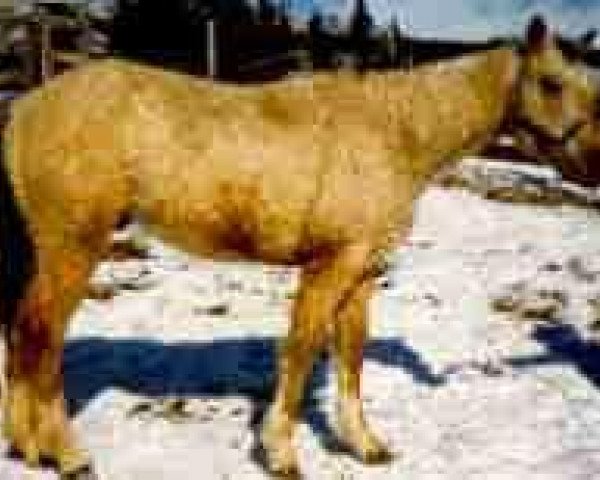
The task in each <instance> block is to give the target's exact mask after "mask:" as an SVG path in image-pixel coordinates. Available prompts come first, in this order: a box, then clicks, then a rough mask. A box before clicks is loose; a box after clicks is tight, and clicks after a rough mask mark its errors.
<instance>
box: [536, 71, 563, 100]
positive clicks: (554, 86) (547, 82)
mask: <svg viewBox="0 0 600 480" xmlns="http://www.w3.org/2000/svg"><path fill="white" fill-rule="evenodd" d="M540 85H541V86H542V89H543V90H544V93H546V94H548V95H552V96H557V95H560V94H561V93H562V90H563V84H562V82H561V80H560V78H558V77H555V76H552V75H545V76H543V77H542V78H540Z"/></svg>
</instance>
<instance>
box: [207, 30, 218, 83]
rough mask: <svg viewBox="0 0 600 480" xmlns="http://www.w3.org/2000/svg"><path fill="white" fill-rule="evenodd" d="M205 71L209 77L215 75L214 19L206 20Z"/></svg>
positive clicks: (215, 31)
mask: <svg viewBox="0 0 600 480" xmlns="http://www.w3.org/2000/svg"><path fill="white" fill-rule="evenodd" d="M206 50H207V51H206V72H207V75H208V77H209V78H216V76H217V73H218V72H217V62H218V57H217V29H216V24H215V19H214V18H210V19H208V20H207V21H206Z"/></svg>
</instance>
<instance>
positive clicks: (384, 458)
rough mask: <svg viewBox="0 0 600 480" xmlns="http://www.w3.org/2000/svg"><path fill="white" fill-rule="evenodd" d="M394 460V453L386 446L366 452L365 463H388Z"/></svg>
mask: <svg viewBox="0 0 600 480" xmlns="http://www.w3.org/2000/svg"><path fill="white" fill-rule="evenodd" d="M392 460H394V454H393V453H392V452H390V451H389V450H388V449H387V448H385V447H380V448H377V449H374V450H369V451H367V452H365V455H364V459H363V461H364V463H365V464H367V465H387V464H388V463H391V462H392Z"/></svg>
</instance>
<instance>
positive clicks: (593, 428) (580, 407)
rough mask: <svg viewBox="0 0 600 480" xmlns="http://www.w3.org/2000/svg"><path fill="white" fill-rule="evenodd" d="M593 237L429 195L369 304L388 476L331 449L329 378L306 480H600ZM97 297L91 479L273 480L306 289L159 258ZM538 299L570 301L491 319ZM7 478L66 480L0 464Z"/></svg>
mask: <svg viewBox="0 0 600 480" xmlns="http://www.w3.org/2000/svg"><path fill="white" fill-rule="evenodd" d="M490 171H492V175H500V176H501V177H502V182H504V181H505V180H506V178H511V177H510V175H513V174H514V175H516V176H517V177H519V174H518V172H517V173H514V172H513V173H511V174H509V175H508V176H507V175H506V172H501V173H498V172H496V171H497V165H495V164H494V165H493V166H492V168H491V169H490ZM494 172H496V173H494ZM534 173H535V172H534ZM514 175H513V177H514ZM523 175H524V176H525V177H527V176H530V175H531V171H529V170H527V171H526V172H525V173H524V174H523ZM544 175H546V174H545V173H542V174H541V176H542V178H549V177H544ZM519 178H520V180H519V181H522V180H523V178H522V176H521V177H519ZM551 178H553V177H551ZM525 181H528V180H527V179H525ZM598 238H600V215H598V212H597V211H595V210H593V209H591V208H581V207H576V206H569V205H558V206H545V205H541V204H536V205H527V204H510V203H499V202H494V201H489V200H485V199H482V198H481V197H480V196H477V195H474V194H472V193H469V192H467V191H464V190H458V189H445V188H441V187H437V186H434V187H432V188H430V189H429V190H428V191H427V192H426V193H425V194H424V195H423V196H422V198H420V200H419V202H418V208H417V211H416V215H415V225H414V229H413V232H412V234H411V236H410V238H409V239H407V242H406V243H405V244H404V245H402V246H400V247H399V248H398V250H397V252H396V254H395V255H394V266H393V269H392V270H391V271H390V272H389V274H388V280H387V282H385V283H387V284H388V285H387V286H386V288H381V289H380V290H379V291H378V293H377V295H376V298H375V299H374V300H373V302H372V304H371V312H372V340H371V343H370V345H369V348H368V350H367V352H366V358H365V369H364V395H363V396H364V401H365V409H366V412H367V416H368V418H369V419H370V420H371V421H372V424H373V426H374V428H375V429H376V431H378V432H381V434H382V435H383V436H384V438H386V439H387V441H388V442H389V444H390V445H391V447H392V449H393V451H394V452H395V453H396V457H395V460H394V462H393V463H391V464H390V465H387V466H381V467H367V466H363V465H361V464H359V463H358V462H356V461H355V460H353V459H352V458H349V457H347V456H345V455H342V454H336V453H334V452H332V451H331V449H328V448H327V446H328V445H330V444H331V431H330V429H329V427H328V424H327V421H326V415H327V414H328V413H330V412H331V410H332V399H333V398H334V395H335V388H334V382H332V378H331V376H332V375H333V372H332V371H331V369H330V367H329V365H328V364H327V363H326V362H325V363H323V364H321V365H320V366H319V367H318V368H317V370H316V373H315V378H314V379H313V382H312V384H311V389H310V393H309V394H308V400H307V402H306V412H305V416H304V420H303V423H302V424H301V425H300V427H299V429H298V432H297V433H298V435H297V439H296V440H297V444H298V448H299V456H300V462H301V467H302V470H303V472H304V474H305V477H306V478H307V479H351V478H352V479H369V480H372V479H373V480H379V479H390V480H391V479H411V480H436V479H440V480H442V479H444V480H470V479H473V480H475V479H477V480H480V479H486V480H496V479H498V480H509V479H515V478H524V479H528V480H529V479H532V480H537V479H539V480H542V479H543V480H555V479H556V480H571V479H572V480H580V479H581V480H583V479H590V480H591V479H593V478H600V391H599V390H598V387H600V350H599V348H600V347H599V346H598V343H596V342H597V341H598V337H597V336H596V335H597V334H596V333H595V332H594V331H593V330H592V329H591V328H590V325H591V322H593V320H595V319H596V317H594V315H595V313H594V310H593V308H591V307H590V305H591V303H590V301H592V300H596V299H598V298H600V243H599V242H598ZM596 273H597V274H596ZM95 281H96V282H100V283H102V282H105V283H111V282H112V283H116V284H118V286H119V287H120V288H119V289H118V294H117V295H116V296H115V297H113V298H111V299H109V300H103V301H98V300H85V301H84V302H83V303H82V305H81V307H80V308H79V310H78V311H77V313H76V315H75V318H74V321H73V324H72V329H71V332H70V337H69V345H68V348H67V354H66V360H65V370H66V377H67V396H68V397H69V399H70V400H71V403H72V406H73V409H74V412H75V423H76V427H77V430H78V431H79V432H80V436H81V440H82V442H83V443H84V444H85V445H87V447H88V448H89V449H90V451H91V453H92V455H93V458H94V459H95V462H96V468H97V470H98V472H99V474H100V477H101V478H102V479H110V480H128V479H139V478H144V479H147V480H159V479H178V480H188V479H189V480H191V479H198V478H202V479H203V480H204V479H207V480H209V479H262V478H265V475H264V473H263V472H262V471H261V469H260V467H259V466H257V465H256V464H255V463H253V462H252V461H251V456H250V451H251V449H252V447H253V442H254V429H255V427H254V426H253V423H252V420H253V419H255V418H256V416H257V414H258V413H259V412H260V411H261V410H262V409H263V408H264V406H265V405H266V403H267V402H268V400H269V396H270V389H271V387H272V382H273V373H274V371H273V369H274V356H273V355H274V351H275V346H276V342H277V339H278V338H280V337H282V336H283V335H285V332H286V330H287V328H288V322H287V318H286V317H287V315H288V313H289V308H290V304H291V299H292V297H293V292H294V287H295V283H296V281H297V272H296V271H294V270H288V269H284V268H275V267H264V266H261V265H251V264H240V263H234V264H216V263H211V262H208V261H201V260H198V259H194V258H191V257H188V256H186V255H184V254H182V253H180V252H177V251H175V250H172V249H170V248H167V247H165V246H163V245H161V244H160V243H158V242H155V243H153V247H152V249H151V256H150V258H149V259H141V260H133V259H132V260H127V261H126V262H121V263H112V264H111V263H107V264H104V265H102V266H101V268H100V269H99V271H98V272H97V275H96V277H95ZM382 283H383V282H382ZM543 292H559V293H560V295H558V296H557V297H558V298H559V300H560V299H562V300H564V302H563V303H560V302H559V303H560V305H558V307H557V311H556V312H555V313H553V314H552V315H551V317H552V318H546V319H544V318H524V317H522V316H520V315H518V314H517V313H515V312H512V311H510V309H508V310H509V311H507V312H497V311H494V309H493V308H492V307H491V302H492V300H493V299H494V298H498V297H499V296H502V295H509V296H510V295H513V296H515V298H517V300H516V301H518V302H533V303H532V304H535V302H536V301H538V300H539V299H540V298H546V299H547V297H548V295H546V296H545V297H544V295H543ZM530 306H531V304H530ZM179 398H184V399H186V401H185V403H184V404H183V405H180V406H179V407H177V408H176V407H175V406H173V405H175V403H174V402H176V401H177V400H176V399H179ZM169 399H170V400H169ZM0 478H1V479H3V480H4V479H6V480H13V479H14V480H17V479H21V478H28V479H32V480H37V479H44V480H51V479H52V480H54V479H55V478H56V476H55V474H54V473H53V472H51V471H49V470H45V471H41V472H40V471H31V470H27V469H26V468H25V467H24V466H23V465H22V464H21V463H19V462H18V461H15V460H9V459H7V458H6V457H2V458H0Z"/></svg>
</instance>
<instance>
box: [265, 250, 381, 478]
mask: <svg viewBox="0 0 600 480" xmlns="http://www.w3.org/2000/svg"><path fill="white" fill-rule="evenodd" d="M369 252H370V248H369V246H368V245H363V244H356V245H350V246H348V247H346V248H344V249H342V250H341V251H340V252H338V253H337V254H336V255H335V256H334V257H333V258H331V259H329V260H328V261H326V262H323V263H321V264H319V266H318V267H316V268H307V269H305V271H304V272H303V275H302V279H301V282H300V287H299V291H298V296H297V298H296V302H295V304H294V308H293V312H292V324H291V328H290V332H289V334H288V337H287V339H286V340H285V342H284V345H283V346H282V349H281V352H280V358H279V371H278V384H277V388H276V392H275V399H274V402H273V405H272V406H271V408H270V410H269V412H268V414H267V416H266V419H265V422H264V425H263V428H262V431H261V442H262V447H263V451H264V454H265V459H264V461H265V463H266V465H265V466H266V468H267V469H268V470H269V471H270V472H271V473H274V474H277V475H286V476H296V475H297V473H298V466H297V461H296V455H295V450H294V448H293V445H292V436H293V430H294V427H295V424H296V421H297V417H298V411H299V407H300V403H301V400H302V397H303V393H304V387H305V383H306V379H307V377H308V375H309V373H310V371H311V368H312V366H313V362H314V359H315V355H316V353H318V352H319V351H320V350H321V349H322V348H324V346H325V344H326V342H327V341H328V340H329V337H330V336H331V334H332V333H333V319H334V318H335V312H336V310H337V308H338V306H339V305H340V304H341V303H342V302H343V300H344V298H345V297H346V296H347V295H348V294H349V292H350V290H351V289H352V288H353V286H354V284H355V283H356V282H357V281H358V278H360V276H361V275H363V273H364V271H365V268H366V267H365V265H366V263H367V261H368V258H369Z"/></svg>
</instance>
